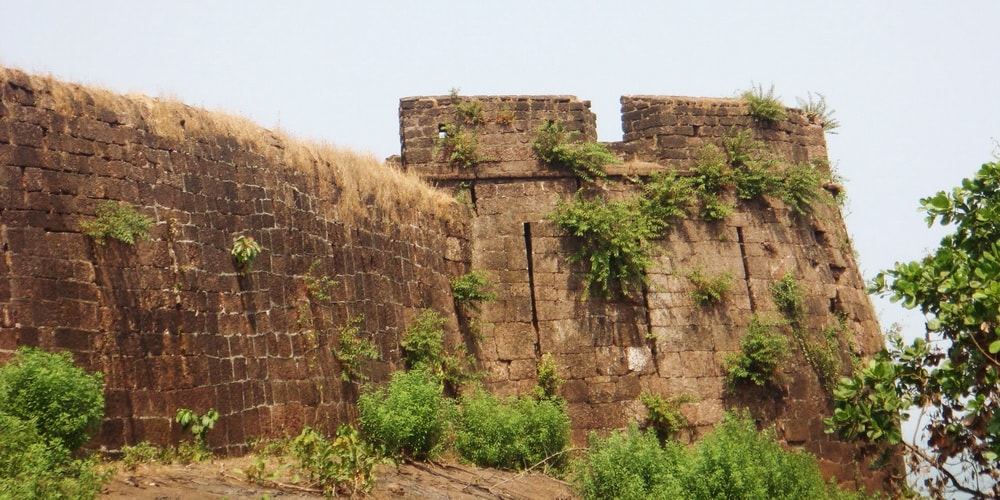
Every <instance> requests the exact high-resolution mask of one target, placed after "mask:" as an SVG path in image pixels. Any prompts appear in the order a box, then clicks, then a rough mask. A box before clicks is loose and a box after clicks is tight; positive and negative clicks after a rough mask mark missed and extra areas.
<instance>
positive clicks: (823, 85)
mask: <svg viewBox="0 0 1000 500" xmlns="http://www.w3.org/2000/svg"><path fill="white" fill-rule="evenodd" d="M0 16H2V18H3V23H2V28H0V65H6V66H12V67H17V68H21V69H24V70H27V71H30V72H43V73H50V74H51V75H53V76H55V77H58V78H60V79H65V80H70V81H76V82H81V83H88V84H96V85H100V86H104V87H107V88H109V89H111V90H114V91H119V92H130V91H137V92H141V93H145V94H149V95H153V96H169V97H173V98H177V99H179V100H181V101H184V102H186V103H188V104H192V105H196V106H201V107H206V108H209V109H213V110H221V111H225V112H229V113H232V114H239V115H243V116H246V117H248V118H251V119H253V120H254V121H256V122H258V123H260V124H261V125H263V126H265V127H269V128H271V127H276V126H280V127H281V128H283V129H285V130H286V131H288V132H291V133H292V134H294V135H297V136H299V137H303V138H309V139H317V140H323V141H328V142H331V143H334V144H337V145H340V146H345V147H349V148H353V149H357V150H360V151H369V152H372V153H373V154H375V155H376V156H378V157H380V158H382V157H386V156H389V155H391V154H397V153H398V152H399V136H398V121H397V106H398V100H399V98H400V97H404V96H411V95H428V94H431V95H437V94H447V93H448V91H449V90H450V89H451V88H453V87H458V88H460V89H461V92H462V94H467V95H472V94H573V95H576V96H579V97H580V98H582V99H589V100H591V101H592V102H593V110H594V111H595V112H596V113H597V115H598V128H599V133H600V138H601V140H606V141H615V140H620V139H621V122H620V118H619V103H618V98H619V96H620V95H622V94H663V95H689V96H734V95H736V94H737V93H738V92H739V91H740V90H743V89H746V88H748V87H750V85H751V84H752V82H758V83H763V84H764V85H765V86H767V85H770V84H771V83H773V84H774V85H775V86H776V90H777V93H778V94H779V95H780V96H781V97H782V98H783V101H784V102H785V103H786V104H788V105H795V103H796V101H795V97H796V96H801V97H805V95H806V92H807V91H812V92H820V93H823V94H824V95H826V98H827V101H828V103H829V105H830V106H832V107H833V108H834V109H836V115H835V117H836V118H837V119H838V120H839V121H840V123H841V128H840V129H838V130H837V131H836V132H838V134H837V135H828V136H827V140H828V146H829V154H830V160H831V161H832V162H833V163H834V165H835V168H836V169H837V171H838V172H839V173H840V174H841V175H842V176H844V177H845V178H846V179H847V190H848V195H849V197H850V202H849V205H848V207H847V212H848V214H847V225H848V231H849V232H850V233H851V234H852V235H853V237H854V242H855V247H856V249H857V250H858V252H859V253H860V257H861V268H862V271H863V273H864V274H865V276H866V278H870V277H871V276H872V275H873V274H874V273H875V272H876V271H878V270H879V269H884V268H887V267H889V266H891V265H892V264H893V262H895V261H897V260H912V259H916V258H919V257H920V256H922V255H923V254H924V253H926V252H927V251H928V250H930V249H932V248H934V247H935V246H936V245H937V242H938V240H939V238H940V235H941V234H942V233H941V232H940V231H937V232H932V231H928V230H927V228H926V225H925V224H924V222H923V219H922V215H921V214H920V213H918V211H917V206H918V199H919V198H921V197H924V196H928V195H931V194H932V193H934V192H936V191H938V190H944V189H951V187H953V186H955V185H957V184H958V182H959V181H960V180H961V179H962V178H963V177H968V176H971V175H972V174H973V173H975V171H976V170H977V169H978V167H979V166H980V165H981V164H982V163H983V162H986V161H990V160H991V158H992V156H991V155H992V153H993V152H994V151H995V150H996V149H997V145H996V140H997V138H998V137H1000V96H998V95H997V94H998V85H1000V44H998V43H997V41H996V23H997V20H998V19H1000V2H996V1H962V2H927V1H909V2H900V1H891V2H890V1H879V2H860V1H842V2H825V3H823V4H820V3H819V2H802V1H779V2H745V1H735V0H734V1H729V2H722V1H717V2H712V1H695V0H688V1H685V2H656V1H644V2H628V1H620V2H600V3H599V2H591V1H582V0H578V1H558V2H545V1H541V0H535V1H521V0H515V1H511V0H508V1H503V2H484V1H468V0H466V1H461V2H459V1H423V2H402V1H400V2H388V1H386V2H380V1H369V2H362V1H355V2H335V1H324V2H320V1H295V2H275V1H270V2H264V1H247V0H242V1H235V0H229V1H177V0H174V1H169V2H157V3H154V2H137V1H51V0H31V1H26V0H0ZM876 308H877V309H878V310H879V313H880V316H881V318H882V322H883V326H888V325H889V324H891V323H893V322H896V321H902V322H903V323H904V324H905V325H906V326H907V328H909V329H910V330H911V333H919V332H916V331H913V330H919V329H920V328H921V322H920V319H919V317H917V318H915V319H914V317H913V316H904V313H903V311H902V309H901V308H900V307H898V306H896V305H892V304H889V303H888V302H886V301H879V302H877V303H876Z"/></svg>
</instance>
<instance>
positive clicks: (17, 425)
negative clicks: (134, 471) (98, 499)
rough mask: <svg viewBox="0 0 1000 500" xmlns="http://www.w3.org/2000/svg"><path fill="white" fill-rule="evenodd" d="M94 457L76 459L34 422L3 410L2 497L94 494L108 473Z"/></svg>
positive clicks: (0, 440)
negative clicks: (41, 431)
mask: <svg viewBox="0 0 1000 500" xmlns="http://www.w3.org/2000/svg"><path fill="white" fill-rule="evenodd" d="M96 466H97V461H96V460H95V459H93V458H89V459H74V458H73V457H72V455H71V453H70V451H69V450H68V449H66V448H65V447H63V446H62V445H61V444H60V443H59V442H58V441H54V440H46V439H45V438H44V437H43V436H42V435H41V434H39V433H38V431H37V430H36V429H35V427H34V426H33V425H32V424H31V423H30V422H25V421H23V420H20V419H18V418H16V417H12V416H10V415H5V414H3V413H0V498H2V499H19V500H20V499H31V498H39V499H48V498H94V497H95V496H97V494H98V493H100V491H101V488H102V486H103V484H104V482H105V481H106V480H107V476H106V475H105V474H102V473H100V472H98V470H97V467H96Z"/></svg>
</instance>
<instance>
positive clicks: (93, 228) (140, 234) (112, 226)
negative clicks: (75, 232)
mask: <svg viewBox="0 0 1000 500" xmlns="http://www.w3.org/2000/svg"><path fill="white" fill-rule="evenodd" d="M96 215H97V219H95V220H93V221H84V222H81V223H80V230H81V231H83V234H86V235H87V236H90V237H91V238H93V239H94V241H96V242H97V243H98V244H100V245H103V244H104V241H105V238H108V237H111V238H113V239H116V240H118V241H120V242H122V243H125V244H127V245H134V244H135V242H136V241H137V240H148V239H149V226H151V225H153V219H150V218H149V217H146V216H145V215H142V214H140V213H139V212H137V211H136V210H135V208H134V207H132V205H130V204H129V203H127V202H124V201H121V202H116V201H111V200H108V201H105V202H103V203H101V204H100V205H98V206H97V210H96Z"/></svg>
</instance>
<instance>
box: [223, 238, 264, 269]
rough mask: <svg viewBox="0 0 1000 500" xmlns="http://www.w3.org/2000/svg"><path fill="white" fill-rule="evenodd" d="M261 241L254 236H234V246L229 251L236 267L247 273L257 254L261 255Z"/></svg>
mask: <svg viewBox="0 0 1000 500" xmlns="http://www.w3.org/2000/svg"><path fill="white" fill-rule="evenodd" d="M260 251H261V247H260V243H257V242H256V241H254V239H253V237H252V236H245V235H239V236H237V237H236V238H233V248H232V250H230V251H229V253H230V255H232V256H233V262H235V263H236V269H238V270H239V271H240V272H241V273H245V272H247V271H249V270H250V267H251V266H253V263H254V261H255V260H257V256H258V255H260Z"/></svg>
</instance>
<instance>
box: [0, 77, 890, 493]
mask: <svg viewBox="0 0 1000 500" xmlns="http://www.w3.org/2000/svg"><path fill="white" fill-rule="evenodd" d="M463 99H477V100H479V101H481V102H482V105H483V112H484V118H485V120H484V122H483V123H481V124H477V125H474V126H472V125H470V126H468V127H467V130H468V131H469V132H474V133H475V135H476V139H477V143H478V150H479V152H480V154H481V157H482V158H484V159H485V161H483V162H481V163H480V164H479V165H477V166H475V167H473V168H460V167H455V166H451V165H449V164H448V162H447V161H445V158H444V156H443V155H444V152H443V151H441V148H439V147H436V146H437V143H438V137H439V134H440V130H441V125H445V124H449V123H456V120H458V119H459V118H458V117H457V115H456V109H455V105H456V103H455V102H452V99H451V98H450V97H448V96H442V97H418V98H407V99H403V100H402V101H401V103H400V136H401V142H402V154H401V158H400V159H399V164H400V165H401V167H402V168H403V169H405V170H408V171H410V172H413V173H417V174H419V175H420V176H422V177H424V178H425V179H427V180H429V181H431V182H432V183H434V184H437V185H438V186H440V187H442V188H445V189H447V190H453V189H459V190H462V191H463V196H467V197H468V199H469V200H470V201H471V205H472V209H471V210H470V209H467V208H465V207H463V206H462V205H461V204H458V203H455V202H453V201H449V202H443V201H441V200H442V196H441V194H440V193H439V192H435V191H433V190H430V189H427V188H413V187H412V186H410V185H409V184H407V182H408V181H406V180H405V179H404V178H403V177H402V176H399V175H397V174H393V175H390V176H388V177H386V178H385V179H383V178H381V177H378V176H381V175H387V174H383V173H384V172H387V171H388V170H387V169H386V168H385V167H384V166H383V165H380V164H378V163H377V162H374V161H367V162H366V161H365V160H363V159H362V160H359V159H358V158H357V157H356V156H353V155H346V154H339V155H338V154H337V153H331V152H324V151H318V150H317V148H314V147H306V146H303V145H301V144H299V143H295V142H294V141H288V140H285V139H284V138H282V137H280V136H278V135H275V134H273V133H270V132H268V131H265V130H262V129H259V128H257V127H254V126H250V125H248V124H236V125H232V124H231V123H230V122H228V121H227V120H226V119H222V118H220V117H218V116H217V115H213V114H210V113H205V112H202V111H198V110H195V109H192V108H188V107H186V106H182V105H178V104H169V103H158V102H154V101H151V100H149V99H145V98H124V97H119V96H113V95H110V94H108V93H106V92H102V91H99V90H93V89H86V88H81V87H79V86H75V85H69V84H64V83H59V82H53V81H51V80H47V79H42V78H37V77H32V76H29V75H25V74H23V73H20V72H17V71H10V70H4V71H0V256H2V258H0V358H3V359H5V358H6V357H8V356H10V355H11V353H12V352H13V350H14V349H15V348H16V347H17V346H19V345H39V346H42V347H45V348H48V349H69V350H71V351H72V352H73V353H74V355H75V356H76V358H77V360H78V361H79V362H80V363H82V364H85V365H86V366H87V367H89V368H91V369H99V370H101V371H103V372H104V373H105V374H106V380H107V389H106V396H107V401H108V403H107V419H106V421H105V423H104V425H103V427H102V429H101V432H100V436H99V437H98V438H97V439H96V441H95V444H96V445H99V446H102V447H104V448H106V449H109V450H116V449H118V448H120V446H121V445H123V444H133V443H136V442H138V441H140V440H143V439H148V440H151V441H153V442H155V443H158V444H167V443H172V442H176V440H177V439H178V438H179V436H180V430H179V428H178V427H177V425H176V424H174V423H173V422H172V417H173V416H174V415H175V414H176V410H177V409H178V408H181V407H188V408H193V409H195V410H196V411H199V412H201V411H205V410H207V409H208V408H213V407H214V408H216V409H217V410H219V411H220V413H221V414H222V419H221V420H220V422H219V425H218V426H217V428H216V430H215V431H213V432H212V433H209V436H208V437H209V441H210V444H211V445H212V446H213V447H215V448H217V449H220V450H225V451H229V452H240V451H242V450H244V449H245V445H246V442H247V440H248V439H249V438H251V437H255V436H274V435H280V434H281V433H283V432H285V431H289V432H296V431H297V430H298V428H299V427H300V426H301V425H303V424H309V425H318V426H320V427H323V428H326V429H333V428H335V425H336V424H337V423H339V422H342V421H345V420H349V419H351V418H353V417H354V412H355V407H354V401H355V398H356V389H355V388H354V387H352V386H351V385H349V384H344V383H343V382H341V378H340V369H339V366H338V364H337V361H336V359H335V358H334V357H333V356H332V354H331V352H330V350H329V347H330V346H331V345H334V343H335V341H336V336H337V327H338V326H340V325H343V324H345V323H346V322H347V321H348V319H349V318H353V317H357V316H359V315H360V316H363V318H364V319H363V321H362V323H361V325H360V326H361V331H362V332H364V334H365V335H366V336H368V338H371V339H373V340H375V341H376V342H377V343H378V344H379V346H380V349H381V351H382V356H383V358H384V361H382V362H377V363H370V364H368V365H366V366H365V371H366V373H368V374H370V375H371V376H372V379H373V380H374V381H376V382H381V381H384V380H386V379H387V376H388V373H389V372H390V371H391V370H392V369H395V368H398V367H399V351H398V349H399V347H398V346H399V335H400V333H401V332H402V330H403V329H404V328H405V326H406V324H407V323H408V320H409V319H410V318H412V317H413V316H414V315H415V314H418V313H419V311H420V310H421V309H423V308H433V309H435V310H437V311H439V312H441V313H442V314H444V315H445V316H446V317H447V318H448V321H449V323H448V328H449V333H450V334H451V335H452V337H451V341H453V342H454V341H458V339H459V335H458V324H459V322H458V318H457V314H456V310H455V307H454V304H453V301H452V297H451V292H450V288H449V279H450V278H452V277H454V276H458V275H460V274H462V273H464V272H466V271H467V270H469V269H484V270H488V271H490V273H491V274H492V276H493V278H494V280H495V281H497V282H498V288H497V290H496V291H497V292H498V298H497V300H496V301H495V302H492V303H489V304H485V305H484V307H483V310H482V317H481V319H482V321H483V327H482V330H483V335H482V340H481V341H474V343H473V344H472V345H470V347H471V350H472V352H475V353H476V354H477V355H478V357H479V360H480V363H481V366H482V367H483V368H484V370H486V372H487V384H488V385H489V386H490V387H491V388H492V389H494V390H495V391H497V392H499V393H504V394H523V393H525V392H527V391H529V390H530V388H531V387H532V386H533V385H534V384H535V367H536V364H537V361H538V359H539V357H540V356H541V355H542V354H543V353H546V352H551V353H553V355H554V357H555V359H556V361H557V364H558V368H559V374H560V375H561V376H562V377H564V378H565V379H566V380H567V382H566V385H565V386H564V388H563V395H564V396H565V397H566V398H567V400H568V404H569V411H570V417H571V419H572V421H573V426H574V439H575V440H577V442H582V441H583V439H584V438H585V434H586V433H587V432H588V431H589V430H605V429H610V428H619V427H623V426H624V425H626V424H627V423H628V422H629V421H631V420H636V419H641V418H642V417H643V416H644V409H643V407H642V405H641V404H640V403H639V402H638V395H639V394H640V393H641V392H642V391H644V390H650V391H653V392H655V393H658V394H661V395H664V396H668V397H669V396H676V395H681V394H690V395H693V396H695V397H696V398H697V400H696V401H695V402H692V403H689V404H685V405H684V406H682V411H683V412H684V413H685V415H686V416H687V417H688V418H689V419H690V420H691V422H692V423H693V424H694V426H695V429H694V431H693V432H694V433H695V434H700V433H703V432H704V431H706V430H707V429H708V428H710V427H711V426H712V425H713V424H714V423H715V422H717V421H718V420H719V418H721V416H722V414H723V412H724V411H725V410H726V409H728V408H736V407H742V406H750V407H751V408H752V410H753V412H754V415H756V416H757V417H758V418H760V419H762V420H763V421H766V422H773V423H775V424H776V426H777V429H778V432H779V435H780V437H781V438H782V439H783V440H784V441H786V442H787V443H788V444H790V445H793V446H802V447H804V448H805V449H807V450H809V451H811V452H813V453H815V454H816V455H818V456H819V457H820V460H821V464H822V467H823V469H824V471H825V473H827V474H828V475H833V476H837V477H838V478H840V479H841V480H843V481H854V480H863V481H866V482H868V484H869V485H871V486H876V487H877V486H878V484H879V482H880V481H881V480H882V478H883V477H884V476H883V475H881V474H872V473H870V472H868V471H866V470H865V467H864V465H863V464H864V460H858V457H857V452H858V450H857V449H856V448H855V447H853V446H851V445H848V444H845V443H841V442H839V441H836V440H834V439H832V438H830V437H829V436H827V435H825V434H824V433H823V427H822V422H821V419H822V416H823V415H824V414H827V413H828V412H829V402H828V400H827V398H826V396H825V393H824V391H823V389H822V387H821V386H820V384H819V381H818V379H817V376H816V374H815V373H814V372H813V370H812V369H811V368H810V366H809V365H808V364H807V363H805V362H804V361H803V358H802V357H801V353H797V354H796V358H795V362H794V363H790V364H789V367H788V371H789V374H790V376H791V377H790V380H791V381H792V382H791V383H790V384H789V387H788V388H787V390H786V391H784V393H782V394H765V393H759V392H757V393H753V392H750V393H746V394H732V393H729V392H727V391H726V388H725V387H726V386H725V381H724V377H723V369H722V359H723V358H724V357H725V355H726V354H727V353H730V352H733V351H735V350H737V349H738V344H739V340H740V338H741V337H742V335H743V332H744V331H745V328H746V326H747V324H748V321H749V318H750V315H751V314H752V313H754V312H757V313H767V312H768V311H771V310H773V309H774V305H773V304H772V303H771V298H770V293H769V290H768V289H769V286H770V285H771V283H773V282H774V281H775V280H776V279H778V278H780V277H781V276H782V275H783V274H784V273H785V272H787V271H790V272H792V273H793V275H794V276H795V277H796V278H797V279H798V280H799V282H800V283H801V285H802V287H803V289H804V291H805V294H806V301H807V304H806V310H807V321H806V323H808V327H809V329H810V330H811V331H819V330H820V329H821V328H823V327H825V326H828V325H829V324H830V322H831V321H833V318H835V316H836V315H838V314H839V315H843V316H844V317H845V318H846V323H847V325H848V327H849V329H850V330H851V332H852V336H853V343H852V345H853V349H854V350H855V351H856V353H857V354H859V355H861V356H868V355H870V354H871V353H873V352H875V351H876V350H877V349H878V348H879V347H881V345H882V344H881V342H882V341H881V336H880V334H879V329H878V325H877V323H876V320H875V318H874V315H873V312H872V307H871V304H870V302H869V299H868V297H867V296H866V295H865V294H864V292H863V287H862V281H861V277H860V275H859V273H858V271H857V268H856V264H855V262H854V259H853V255H852V253H851V247H850V243H849V241H848V239H847V235H846V231H845V229H844V226H843V222H842V218H841V216H840V214H839V211H838V209H837V208H836V207H835V206H826V205H820V206H817V207H816V210H815V213H814V214H813V215H812V216H809V217H802V216H797V215H795V214H793V213H791V212H790V211H789V210H788V209H787V208H785V207H784V206H782V205H781V203H780V202H779V201H776V200H767V201H757V202H751V203H743V204H740V205H738V209H737V211H736V212H735V213H733V214H732V215H730V216H729V217H728V218H727V219H725V220H724V221H721V222H717V223H711V224H706V223H704V222H701V221H697V220H687V221H683V222H680V223H678V224H677V226H676V227H674V228H672V229H671V230H670V232H669V233H668V234H667V235H666V236H665V237H664V238H663V239H662V240H661V241H660V242H659V243H658V245H657V251H656V255H655V260H656V265H655V266H654V268H653V269H652V271H651V274H650V280H651V282H652V285H651V286H650V287H649V289H648V290H647V291H646V292H645V293H642V294H639V295H638V296H636V297H633V298H631V299H628V300H610V301H603V300H600V299H596V298H591V299H589V300H588V299H584V298H583V297H582V284H583V281H582V279H581V277H580V275H579V271H580V268H578V267H576V266H571V265H569V264H567V262H566V256H567V255H569V254H570V253H571V252H572V251H573V249H574V245H575V244H576V243H575V242H574V241H573V240H571V239H569V238H566V237H565V236H564V235H563V234H562V233H561V232H560V231H559V230H558V228H556V227H555V226H554V225H553V224H551V223H550V222H548V221H547V219H546V216H547V214H548V213H550V212H551V211H552V209H553V207H554V206H555V202H556V200H558V199H568V198H570V197H571V196H573V194H574V193H575V192H576V191H577V190H578V189H580V188H581V187H584V185H583V184H582V183H581V182H580V181H579V180H577V179H576V178H575V177H574V176H572V175H571V174H570V173H569V172H566V171H562V170H559V169H555V168H551V167H549V166H546V165H544V164H541V163H540V162H539V161H538V160H537V159H535V157H534V154H533V153H532V150H531V145H530V143H531V141H532V139H533V138H534V134H535V131H536V129H537V128H538V126H539V125H541V124H542V123H544V122H545V121H546V120H554V119H558V120H561V121H563V122H564V123H565V124H566V125H567V128H569V129H571V130H577V131H579V132H580V133H581V134H582V137H584V138H586V139H589V140H595V139H596V127H595V123H596V121H595V117H594V115H593V113H591V112H590V109H589V103H588V102H586V101H580V100H578V99H576V98H575V97H572V96H536V97H531V96H528V97H524V96H519V97H515V96H500V97H476V98H463ZM622 112H623V117H622V118H623V131H624V140H623V141H622V142H619V143H612V144H609V146H610V147H611V148H612V149H613V150H614V151H615V152H617V153H618V154H619V155H620V157H621V158H622V159H623V160H624V163H623V164H622V165H619V166H614V167H611V168H610V169H609V171H610V172H611V174H612V181H614V180H615V179H619V178H621V177H622V176H626V175H627V176H641V175H647V174H648V173H650V172H652V171H657V170H669V169H674V170H677V171H679V172H681V173H683V172H684V171H686V169H687V168H688V167H690V165H691V164H692V163H693V161H692V160H693V154H694V151H695V150H696V149H697V148H698V147H699V146H701V145H702V144H704V143H706V142H718V141H719V140H720V138H721V137H722V136H723V135H725V134H727V133H729V131H730V130H731V129H732V127H750V128H752V129H753V130H754V133H755V135H756V136H757V137H758V138H760V139H763V140H765V141H767V142H768V144H769V145H770V146H771V147H772V149H774V150H776V151H778V152H780V153H781V154H783V155H785V156H786V157H788V158H790V159H791V160H793V161H797V162H800V161H808V160H812V159H825V157H826V148H825V141H824V138H823V132H822V130H821V129H820V127H819V126H817V125H813V124H810V123H808V121H807V120H806V119H805V118H804V117H803V116H802V115H801V114H800V113H798V112H795V111H792V112H791V114H790V117H789V119H788V120H787V121H785V122H782V123H779V124H776V125H773V126H766V127H765V126H761V125H759V124H756V123H755V122H753V121H752V120H751V119H750V118H749V117H748V116H747V112H746V109H745V108H744V107H743V105H742V104H741V103H740V102H739V101H737V100H732V99H692V98H672V97H653V96H630V97H629V96H627V97H623V98H622ZM366 176H375V177H378V178H377V180H374V181H369V182H367V183H366V182H365V177H366ZM376 186H382V189H378V188H377V187H376ZM629 186H630V185H629V184H628V183H618V182H604V183H599V184H598V185H597V186H596V187H587V189H590V190H594V189H597V190H606V194H607V195H608V196H625V195H628V194H630V192H631V190H632V189H633V188H632V187H629ZM105 200H114V201H124V202H128V203H131V204H133V205H134V206H135V207H136V208H137V209H138V210H139V211H140V212H142V213H143V214H145V215H147V216H150V217H152V218H153V219H154V220H155V221H156V222H155V224H154V226H153V227H152V238H151V240H150V241H143V242H140V243H138V244H137V245H135V246H126V245H123V244H119V243H117V242H109V243H108V244H107V245H106V246H100V245H97V244H96V243H94V242H93V241H92V240H91V239H90V238H88V237H86V236H84V235H83V234H81V233H80V231H79V223H80V221H82V220H88V219H90V218H92V217H93V215H94V211H95V208H96V206H97V205H98V204H99V203H100V202H102V201H105ZM241 234H246V235H250V236H253V237H254V238H255V239H257V241H259V242H260V243H261V245H262V246H263V248H264V251H263V252H262V254H261V256H260V257H259V259H258V261H257V262H255V263H254V266H253V268H252V270H251V271H250V272H248V273H247V274H245V275H240V274H238V273H237V271H236V269H235V268H234V266H233V263H232V261H231V258H230V255H229V249H230V248H231V245H232V240H233V238H234V237H235V236H237V235H241ZM699 266H701V267H703V268H704V270H705V272H706V273H709V274H717V273H721V272H725V271H728V272H731V273H732V274H733V275H734V276H735V278H736V286H734V288H733V290H732V291H731V292H730V293H729V294H728V296H727V297H726V300H725V302H724V303H723V304H722V305H720V306H718V307H711V308H700V307H697V306H695V305H694V304H693V303H692V301H691V299H690V296H689V293H690V290H691V283H690V282H689V281H688V280H687V279H686V278H685V277H684V276H685V275H686V274H687V273H688V272H690V271H691V270H693V269H695V268H697V267H699ZM308 276H314V277H320V276H328V277H330V278H332V279H335V280H337V281H338V282H339V284H338V285H337V286H335V287H333V288H332V289H331V290H330V292H331V295H332V297H331V299H330V300H329V301H323V300H319V299H317V298H315V297H313V296H311V295H310V294H309V293H308V290H307V286H306V285H307V279H306V278H307V277H308ZM842 354H843V357H844V359H845V361H848V359H847V353H846V352H845V353H842ZM0 360H2V359H0Z"/></svg>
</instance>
